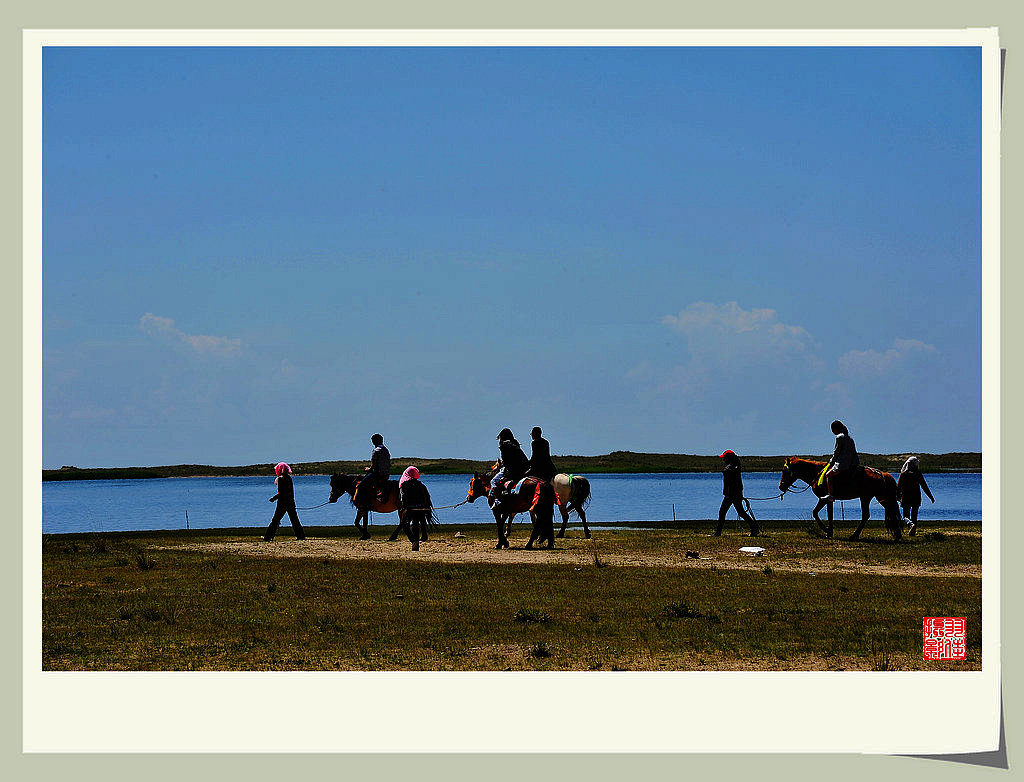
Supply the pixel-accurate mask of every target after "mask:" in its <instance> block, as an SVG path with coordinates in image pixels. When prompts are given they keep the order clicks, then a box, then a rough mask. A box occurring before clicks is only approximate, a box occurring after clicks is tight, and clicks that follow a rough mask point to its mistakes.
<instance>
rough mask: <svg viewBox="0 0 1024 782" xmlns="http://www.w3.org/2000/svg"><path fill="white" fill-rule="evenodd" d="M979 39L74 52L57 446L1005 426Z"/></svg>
mask: <svg viewBox="0 0 1024 782" xmlns="http://www.w3.org/2000/svg"><path fill="white" fill-rule="evenodd" d="M980 71H981V56H980V49H977V48H951V47H950V48H928V47H925V48H867V47H855V48H774V47H754V48H686V47H667V48H623V47H614V48H587V47H583V48H531V47H525V48H515V47H510V48H472V47H466V48H426V47H424V48H404V49H403V48H127V47H123V48H50V49H46V50H45V51H44V56H43V144H42V150H43V310H42V314H43V322H42V329H43V399H42V402H43V404H42V414H43V422H42V424H43V466H44V467H59V466H61V465H64V464H74V465H78V466H83V467H84V466H117V465H157V464H175V463H183V462H185V463H203V464H249V463H256V462H274V461H278V460H285V461H291V462H303V461H312V460H323V459H361V458H366V457H367V456H368V454H369V450H370V443H369V436H370V434H372V433H373V432H377V431H379V432H381V433H383V434H384V436H385V438H386V441H387V443H388V445H389V447H390V448H391V450H392V453H393V454H395V455H396V456H399V455H401V456H421V457H428V456H431V457H457V456H458V457H469V458H479V459H485V458H490V457H492V456H493V455H494V453H495V450H496V449H495V440H494V437H495V435H496V434H497V432H498V430H499V429H500V428H502V427H503V426H509V427H511V428H512V429H513V431H515V432H516V434H517V435H518V436H519V437H520V440H521V441H524V442H526V441H528V440H529V430H530V428H531V427H532V426H534V425H540V426H542V427H543V428H544V431H545V434H546V435H547V436H548V437H549V439H550V441H551V445H552V451H553V453H555V454H570V453H571V454H601V453H607V452H610V451H613V450H632V451H648V452H676V453H705V454H706V453H720V452H721V451H722V450H723V449H725V448H732V449H733V450H735V451H737V452H738V453H740V454H744V453H746V454H755V453H757V454H784V453H825V452H827V451H829V450H830V449H831V444H832V435H831V433H830V432H829V423H830V422H831V421H832V420H833V419H834V418H841V419H842V420H844V421H845V422H846V423H847V425H848V426H849V428H850V431H851V434H852V435H853V436H854V438H855V440H856V442H857V445H858V447H859V448H860V449H861V450H862V451H866V452H945V451H958V450H980V447H981V357H980V345H981V165H980V162H981V112H980V109H981V86H980V75H981V74H980Z"/></svg>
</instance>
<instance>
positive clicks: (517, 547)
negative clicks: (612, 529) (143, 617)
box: [176, 532, 981, 578]
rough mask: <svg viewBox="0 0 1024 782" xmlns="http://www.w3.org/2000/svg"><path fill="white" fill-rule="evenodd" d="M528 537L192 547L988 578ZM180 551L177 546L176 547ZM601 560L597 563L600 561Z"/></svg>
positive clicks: (793, 555)
mask: <svg viewBox="0 0 1024 782" xmlns="http://www.w3.org/2000/svg"><path fill="white" fill-rule="evenodd" d="M525 543H526V539H525V536H524V537H523V539H521V540H516V538H515V536H513V538H512V548H509V549H502V550H500V551H499V550H496V549H495V548H494V541H493V540H477V539H471V538H468V537H464V536H462V535H461V534H460V533H441V534H436V535H434V536H432V537H431V539H430V540H428V541H426V542H424V543H421V544H420V549H419V551H413V550H412V546H411V544H410V543H409V541H408V540H406V539H399V540H397V541H395V542H390V541H388V540H387V538H385V537H383V536H379V537H375V538H373V539H371V540H367V541H360V540H355V539H352V538H315V537H313V538H309V539H307V540H304V541H297V540H295V539H294V538H292V537H291V536H290V535H288V534H287V533H285V534H281V535H279V536H278V537H277V538H276V539H275V540H274V541H272V542H270V543H267V542H265V541H263V540H261V539H260V537H259V535H258V534H255V533H254V534H253V536H252V538H251V539H248V538H247V539H244V540H240V541H237V542H234V541H232V542H226V543H225V542H218V543H214V542H203V541H197V542H195V543H190V544H186V545H185V546H184V547H185V548H186V549H190V550H195V551H209V552H218V553H228V554H237V555H238V556H240V557H287V558H300V559H301V558H307V559H310V558H311V559H376V560H409V561H419V562H439V563H449V564H457V563H467V562H474V563H485V564H493V565H518V564H550V565H575V566H577V567H595V566H596V565H598V564H599V565H600V566H608V567H669V568H675V567H679V568H720V569H721V568H726V569H737V570H763V569H764V567H765V566H771V568H772V569H773V570H777V571H786V572H803V573H808V574H814V575H818V574H828V573H865V574H866V573H871V574H876V575H883V576H931V577H953V576H971V577H976V578H980V577H981V565H960V566H949V565H944V566H941V567H940V566H934V567H929V566H920V565H917V564H914V563H899V564H866V563H860V562H856V561H851V558H850V557H848V556H844V557H842V558H839V557H835V558H833V557H821V556H816V557H814V558H813V559H807V558H803V557H801V556H800V553H799V552H796V551H792V550H789V551H787V550H786V547H785V546H783V545H778V546H773V543H772V540H771V538H770V537H762V538H755V539H750V538H747V537H745V536H741V535H736V536H731V537H730V536H723V537H722V538H718V539H715V540H714V541H713V542H710V541H709V542H708V546H707V547H706V548H705V547H703V546H699V544H696V545H698V546H699V547H700V548H701V549H703V550H701V551H698V552H693V553H697V554H699V557H698V558H694V557H690V556H687V546H688V545H689V546H694V545H695V544H694V541H693V540H681V541H680V546H679V548H678V550H671V549H667V548H661V549H660V550H657V551H654V552H651V553H644V552H628V553H622V552H616V551H615V550H614V548H615V546H614V543H610V542H608V541H603V540H602V536H601V533H600V532H595V537H594V538H592V539H590V540H587V539H586V538H584V537H583V536H582V535H580V536H579V537H574V536H567V537H566V538H562V539H559V540H558V541H557V543H556V545H555V548H554V549H533V550H527V549H525V548H524V546H525ZM745 546H760V547H764V548H765V551H764V552H763V554H761V555H760V556H754V555H751V554H749V553H744V552H741V551H740V550H739V549H740V548H741V547H745ZM176 548H177V547H176ZM595 558H596V559H595Z"/></svg>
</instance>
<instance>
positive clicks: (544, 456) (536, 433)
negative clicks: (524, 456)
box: [529, 426, 558, 483]
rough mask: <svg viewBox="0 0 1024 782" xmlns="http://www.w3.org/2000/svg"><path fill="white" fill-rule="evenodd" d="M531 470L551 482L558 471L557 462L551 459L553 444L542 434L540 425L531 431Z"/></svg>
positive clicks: (532, 473)
mask: <svg viewBox="0 0 1024 782" xmlns="http://www.w3.org/2000/svg"><path fill="white" fill-rule="evenodd" d="M530 437H531V438H532V441H531V442H530V471H529V474H530V475H533V476H535V477H537V478H540V479H541V480H542V481H547V482H548V483H550V482H551V479H552V478H554V477H555V473H556V472H558V471H557V470H556V469H555V463H554V462H553V461H551V446H550V445H549V444H548V441H547V440H545V439H544V438H543V437H541V436H540V427H539V426H535V427H533V430H532V431H531V432H530Z"/></svg>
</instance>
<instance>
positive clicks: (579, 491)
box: [569, 475, 590, 515]
mask: <svg viewBox="0 0 1024 782" xmlns="http://www.w3.org/2000/svg"><path fill="white" fill-rule="evenodd" d="M569 501H570V502H572V504H573V505H575V506H576V507H577V508H583V510H586V509H587V506H588V505H590V481H588V480H587V479H586V478H584V477H583V476H582V475H574V476H572V487H571V490H570V492H569ZM577 515H579V514H577Z"/></svg>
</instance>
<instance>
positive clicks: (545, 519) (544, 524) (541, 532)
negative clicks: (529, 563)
mask: <svg viewBox="0 0 1024 782" xmlns="http://www.w3.org/2000/svg"><path fill="white" fill-rule="evenodd" d="M496 470H497V467H496V466H495V467H492V468H491V470H490V471H489V472H486V473H484V474H483V475H481V474H480V473H473V479H472V480H471V481H470V483H469V491H468V492H466V499H467V500H469V501H470V502H473V501H474V500H475V499H476V498H477V497H489V496H490V493H491V479H492V478H493V477H494V473H495V472H496ZM491 512H492V513H493V514H494V521H495V524H496V525H497V527H498V545H496V546H495V548H497V549H501V548H508V547H509V544H508V535H511V534H512V519H513V518H515V517H516V516H517V515H518V514H520V513H523V512H529V514H530V520H531V521H532V522H533V527H532V529H531V531H530V540H529V542H528V543H527V544H526V548H528V549H532V548H533V542H534V541H535V540H536V541H537V543H538V545H539V544H541V543H543V542H545V541H547V544H548V545H547V547H548V548H554V547H555V523H554V522H555V490H554V489H553V488H552V487H551V484H550V483H547V482H546V481H542V480H541V479H540V478H524V479H523V480H522V481H520V482H519V484H518V487H517V489H516V490H515V491H514V492H513V493H512V494H510V495H508V496H507V497H505V498H504V499H503V500H502V501H501V505H500V506H499V509H498V510H495V509H494V508H491ZM506 529H507V532H506Z"/></svg>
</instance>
